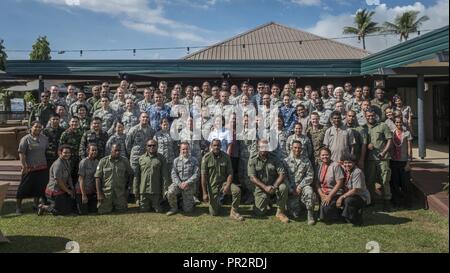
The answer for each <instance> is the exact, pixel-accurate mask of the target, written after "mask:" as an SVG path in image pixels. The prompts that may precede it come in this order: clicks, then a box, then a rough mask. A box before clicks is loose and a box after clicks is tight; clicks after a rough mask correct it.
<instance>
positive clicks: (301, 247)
mask: <svg viewBox="0 0 450 273" xmlns="http://www.w3.org/2000/svg"><path fill="white" fill-rule="evenodd" d="M14 206H15V203H14V201H7V202H6V203H5V205H4V208H3V213H2V214H3V216H2V218H1V219H0V230H1V231H2V232H3V233H4V235H6V236H7V237H8V238H9V239H10V241H11V243H10V244H0V253H2V252H3V253H4V252H62V251H64V248H65V244H66V243H67V242H68V241H76V242H78V243H79V245H80V251H81V252H188V253H196V252H367V250H366V248H365V247H366V244H367V243H368V242H369V241H376V242H378V243H379V245H380V249H381V252H445V253H448V252H449V231H448V218H445V217H442V216H440V215H438V214H435V213H434V212H432V211H427V210H422V209H411V210H403V211H397V212H393V213H389V214H387V213H381V212H376V211H374V209H373V208H369V209H367V210H366V211H365V215H364V226H363V227H352V226H351V225H349V224H333V225H325V224H324V223H320V222H319V223H317V224H316V225H315V226H308V225H307V224H306V221H305V217H303V218H301V220H299V221H295V222H292V223H290V224H283V223H281V222H279V221H277V219H276V218H275V217H274V211H273V212H272V213H271V215H270V216H269V217H268V218H267V219H257V218H248V219H246V220H245V221H244V222H236V221H233V220H231V219H229V218H228V216H227V215H226V213H224V215H223V216H219V217H211V216H209V215H208V214H207V212H208V209H207V206H205V205H201V206H200V207H197V208H196V213H195V214H194V215H193V216H184V215H181V214H177V215H174V216H171V217H167V216H166V215H164V214H156V213H137V212H136V208H131V209H130V211H129V212H128V213H126V214H112V215H102V216H100V215H89V216H75V217H74V216H72V217H61V216H58V217H54V216H50V215H47V216H41V217H38V216H37V215H36V214H34V213H31V212H30V211H31V203H30V202H27V203H25V204H24V209H25V210H26V211H29V212H30V213H26V214H24V215H22V216H16V215H15V214H14V213H13V212H14ZM225 211H226V212H228V211H229V207H226V209H225ZM241 212H242V214H243V215H245V216H248V217H250V214H251V211H250V207H249V206H243V208H242V210H241Z"/></svg>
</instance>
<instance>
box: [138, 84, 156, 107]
mask: <svg viewBox="0 0 450 273" xmlns="http://www.w3.org/2000/svg"><path fill="white" fill-rule="evenodd" d="M153 103H154V102H153V92H152V91H151V90H150V88H145V89H144V99H143V100H141V101H139V102H138V103H137V106H138V108H139V111H140V112H141V113H142V112H147V109H148V108H149V107H150V106H151V105H152V104H153Z"/></svg>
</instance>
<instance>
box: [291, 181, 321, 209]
mask: <svg viewBox="0 0 450 273" xmlns="http://www.w3.org/2000/svg"><path fill="white" fill-rule="evenodd" d="M316 200H317V195H316V193H315V192H314V190H313V188H312V187H311V186H305V187H303V188H302V192H301V193H300V195H289V199H288V209H289V211H290V212H294V211H295V212H300V202H301V203H303V204H304V205H305V207H306V209H307V210H310V209H314V205H315V204H316Z"/></svg>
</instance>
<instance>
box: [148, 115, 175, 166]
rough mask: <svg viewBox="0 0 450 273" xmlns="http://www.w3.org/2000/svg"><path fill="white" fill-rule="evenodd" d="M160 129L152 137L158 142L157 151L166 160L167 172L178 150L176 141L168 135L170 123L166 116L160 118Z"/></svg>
mask: <svg viewBox="0 0 450 273" xmlns="http://www.w3.org/2000/svg"><path fill="white" fill-rule="evenodd" d="M160 126H161V130H159V131H158V132H156V133H155V136H154V137H153V139H154V140H156V141H157V143H158V153H160V154H162V155H163V157H164V158H165V160H166V163H167V168H168V171H169V173H171V172H172V166H173V160H174V159H175V157H177V156H178V155H177V154H176V151H178V147H177V143H176V142H175V141H174V140H173V139H172V137H171V136H170V130H169V129H170V127H169V126H170V125H169V120H168V119H167V118H163V119H162V120H161V125H160Z"/></svg>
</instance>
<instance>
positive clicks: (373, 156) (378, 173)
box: [366, 111, 392, 211]
mask: <svg viewBox="0 0 450 273" xmlns="http://www.w3.org/2000/svg"><path fill="white" fill-rule="evenodd" d="M366 119H367V128H368V140H367V143H369V144H368V145H367V160H366V178H367V185H368V189H369V191H370V193H371V195H372V197H374V194H377V195H379V196H382V198H383V210H384V211H390V210H391V206H390V200H391V197H392V195H391V187H390V180H391V169H390V168H389V159H390V158H391V156H390V153H389V149H390V148H391V146H392V132H391V131H390V130H389V128H388V126H387V125H386V123H384V122H377V121H376V119H375V113H374V112H373V111H368V112H366ZM372 200H375V198H372Z"/></svg>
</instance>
